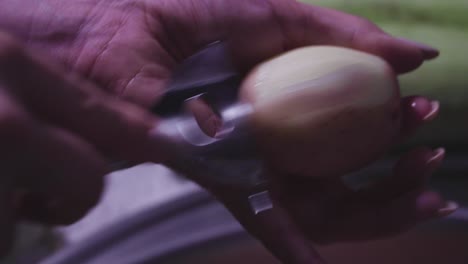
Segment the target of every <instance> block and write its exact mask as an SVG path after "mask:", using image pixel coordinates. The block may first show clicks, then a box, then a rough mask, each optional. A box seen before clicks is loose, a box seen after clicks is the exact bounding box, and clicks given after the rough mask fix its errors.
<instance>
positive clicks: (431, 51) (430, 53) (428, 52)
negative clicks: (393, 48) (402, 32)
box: [400, 38, 440, 60]
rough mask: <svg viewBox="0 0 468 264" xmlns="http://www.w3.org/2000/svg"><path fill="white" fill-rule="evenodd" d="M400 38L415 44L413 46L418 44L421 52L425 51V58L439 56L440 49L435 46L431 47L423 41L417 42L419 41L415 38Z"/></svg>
mask: <svg viewBox="0 0 468 264" xmlns="http://www.w3.org/2000/svg"><path fill="white" fill-rule="evenodd" d="M400 40H402V41H404V42H406V43H408V44H410V45H413V46H416V47H418V48H419V49H420V50H421V52H422V53H423V56H424V59H426V60H430V59H434V58H436V57H437V56H439V53H440V52H439V50H438V49H436V48H434V47H431V46H429V45H427V44H424V43H421V42H417V41H414V40H411V39H406V38H400Z"/></svg>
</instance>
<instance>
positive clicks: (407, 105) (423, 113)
mask: <svg viewBox="0 0 468 264" xmlns="http://www.w3.org/2000/svg"><path fill="white" fill-rule="evenodd" d="M401 107H402V112H403V120H402V128H401V136H400V139H399V141H402V140H404V139H406V138H408V137H409V136H411V135H412V134H414V133H415V132H416V130H417V129H418V128H419V127H421V126H422V125H423V124H425V123H428V122H430V121H432V120H434V119H435V118H436V117H437V115H438V114H439V109H440V103H439V102H438V101H431V100H429V99H427V98H425V97H422V96H408V97H405V98H403V100H402V103H401Z"/></svg>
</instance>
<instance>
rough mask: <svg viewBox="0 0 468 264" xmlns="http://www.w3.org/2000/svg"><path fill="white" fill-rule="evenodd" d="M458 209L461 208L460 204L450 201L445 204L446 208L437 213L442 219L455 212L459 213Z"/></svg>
mask: <svg viewBox="0 0 468 264" xmlns="http://www.w3.org/2000/svg"><path fill="white" fill-rule="evenodd" d="M458 207H459V205H458V203H456V202H454V201H448V202H447V203H445V206H444V207H442V208H440V209H439V210H438V211H437V214H438V215H439V216H441V217H445V216H449V215H451V214H452V213H454V212H455V211H457V210H458Z"/></svg>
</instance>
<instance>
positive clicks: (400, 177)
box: [356, 148, 445, 202]
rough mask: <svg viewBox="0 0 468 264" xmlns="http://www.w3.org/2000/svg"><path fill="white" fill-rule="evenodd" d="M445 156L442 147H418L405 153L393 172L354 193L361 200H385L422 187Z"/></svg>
mask: <svg viewBox="0 0 468 264" xmlns="http://www.w3.org/2000/svg"><path fill="white" fill-rule="evenodd" d="M444 157H445V150H444V149H441V148H440V149H435V150H431V149H428V148H418V149H414V150H412V151H410V152H409V153H407V154H405V155H404V156H403V157H402V158H401V159H400V160H399V161H398V162H397V164H396V165H395V167H394V169H393V174H392V175H391V176H390V177H387V178H384V179H383V180H380V181H379V182H377V183H374V184H373V185H371V186H370V187H367V188H365V189H362V190H360V191H359V192H358V193H357V194H356V195H358V196H360V197H361V198H362V199H363V200H369V201H381V202H386V201H390V200H392V199H394V198H395V197H398V196H400V195H402V194H404V193H407V192H409V191H412V190H417V189H420V188H423V187H424V186H425V185H426V184H427V183H428V180H429V177H430V176H431V175H432V174H433V173H434V171H435V170H436V169H437V168H438V167H440V165H441V164H442V161H443V159H444Z"/></svg>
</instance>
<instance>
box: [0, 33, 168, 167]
mask: <svg viewBox="0 0 468 264" xmlns="http://www.w3.org/2000/svg"><path fill="white" fill-rule="evenodd" d="M0 44H1V47H0V51H1V53H2V54H0V80H1V82H3V83H4V84H5V86H7V87H12V88H11V89H10V90H11V91H9V92H10V93H11V94H12V95H13V96H15V97H16V99H17V100H18V101H19V102H20V103H22V104H23V105H24V106H25V107H26V108H27V110H28V111H29V112H30V113H32V114H34V115H36V116H37V117H39V119H40V120H43V121H45V122H47V123H49V124H51V125H54V126H58V127H60V128H64V129H66V130H68V131H70V132H72V133H74V134H76V135H78V136H80V137H82V138H83V139H85V140H87V141H88V142H89V143H91V144H92V145H93V146H94V147H96V148H97V149H98V150H100V151H101V152H102V153H105V154H108V155H109V154H111V155H112V156H113V158H118V159H127V160H130V161H149V160H151V161H155V162H159V161H161V160H162V159H163V155H160V154H161V153H159V151H158V147H159V143H160V141H158V140H154V139H153V138H152V137H151V136H150V134H151V133H149V131H150V130H151V129H152V128H153V127H154V126H156V124H157V118H155V117H154V116H152V115H151V114H150V113H149V112H147V111H146V110H145V109H143V108H141V107H139V106H137V105H135V104H132V103H129V102H126V101H124V100H122V99H119V98H117V97H116V96H112V95H110V94H108V93H106V92H104V91H102V90H101V89H100V88H99V87H97V86H96V85H95V84H93V83H91V82H89V81H88V80H85V79H82V78H80V77H79V76H77V75H75V74H74V73H69V72H65V71H64V70H63V69H61V68H60V67H58V66H57V65H55V64H52V63H50V61H47V60H45V59H44V58H42V57H40V55H39V56H38V55H37V54H32V53H31V52H30V51H28V50H26V49H25V48H24V47H22V46H21V45H19V44H18V42H16V41H15V40H14V39H12V38H11V37H10V36H7V35H5V34H0Z"/></svg>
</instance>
